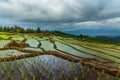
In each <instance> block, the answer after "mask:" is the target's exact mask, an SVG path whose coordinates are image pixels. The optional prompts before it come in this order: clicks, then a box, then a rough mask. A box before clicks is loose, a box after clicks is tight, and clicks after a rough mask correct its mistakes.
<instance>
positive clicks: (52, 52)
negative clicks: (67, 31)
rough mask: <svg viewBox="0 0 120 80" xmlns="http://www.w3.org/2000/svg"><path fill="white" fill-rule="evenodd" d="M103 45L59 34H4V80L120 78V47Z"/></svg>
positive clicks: (0, 72)
mask: <svg viewBox="0 0 120 80" xmlns="http://www.w3.org/2000/svg"><path fill="white" fill-rule="evenodd" d="M101 45H103V44H99V45H95V44H92V43H86V42H81V41H77V40H74V38H69V39H67V38H65V37H58V36H51V37H50V36H48V37H41V36H36V35H32V34H31V35H28V34H24V35H19V34H16V35H15V34H14V35H12V34H11V35H8V34H7V35H0V80H119V77H120V69H119V66H120V50H119V47H120V46H117V47H114V48H111V47H109V46H108V45H104V47H101ZM114 46H116V45H114ZM112 47H113V46H112ZM93 63H96V65H93ZM97 64H99V65H100V66H99V65H97ZM101 65H104V66H102V67H101ZM109 66H110V67H109ZM111 67H113V70H112V69H111ZM112 71H114V72H112Z"/></svg>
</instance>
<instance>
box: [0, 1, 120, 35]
mask: <svg viewBox="0 0 120 80" xmlns="http://www.w3.org/2000/svg"><path fill="white" fill-rule="evenodd" d="M0 25H1V26H13V25H19V26H22V27H25V28H28V27H31V28H36V27H38V26H39V27H40V28H41V29H44V30H46V29H47V30H60V31H64V32H67V33H71V34H77V35H79V34H87V35H120V0H0Z"/></svg>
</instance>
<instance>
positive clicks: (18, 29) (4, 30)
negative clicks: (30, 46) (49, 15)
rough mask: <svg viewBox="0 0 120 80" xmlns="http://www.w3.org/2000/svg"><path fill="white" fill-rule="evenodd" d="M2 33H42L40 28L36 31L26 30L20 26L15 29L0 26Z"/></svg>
mask: <svg viewBox="0 0 120 80" xmlns="http://www.w3.org/2000/svg"><path fill="white" fill-rule="evenodd" d="M0 32H10V33H40V32H41V30H40V28H39V27H37V28H36V29H32V28H27V29H24V28H22V27H20V26H17V25H15V26H14V27H9V26H4V27H3V26H0Z"/></svg>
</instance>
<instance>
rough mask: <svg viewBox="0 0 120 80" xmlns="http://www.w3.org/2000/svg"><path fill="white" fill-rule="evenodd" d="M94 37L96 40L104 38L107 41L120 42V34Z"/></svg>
mask: <svg viewBox="0 0 120 80" xmlns="http://www.w3.org/2000/svg"><path fill="white" fill-rule="evenodd" d="M94 39H96V40H102V41H106V42H111V43H117V44H118V43H120V36H116V37H110V36H96V37H95V38H94Z"/></svg>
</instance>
